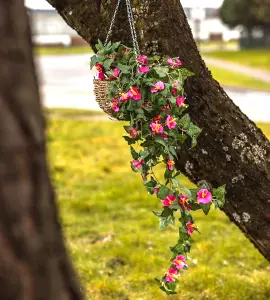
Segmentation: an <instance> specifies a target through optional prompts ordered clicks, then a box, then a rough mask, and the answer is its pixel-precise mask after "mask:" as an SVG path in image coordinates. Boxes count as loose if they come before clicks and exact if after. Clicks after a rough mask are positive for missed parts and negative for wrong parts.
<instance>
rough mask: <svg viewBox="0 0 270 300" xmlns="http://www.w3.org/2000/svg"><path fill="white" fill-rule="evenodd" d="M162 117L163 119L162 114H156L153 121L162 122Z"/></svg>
mask: <svg viewBox="0 0 270 300" xmlns="http://www.w3.org/2000/svg"><path fill="white" fill-rule="evenodd" d="M160 119H161V116H160V115H156V116H155V117H154V118H153V122H160Z"/></svg>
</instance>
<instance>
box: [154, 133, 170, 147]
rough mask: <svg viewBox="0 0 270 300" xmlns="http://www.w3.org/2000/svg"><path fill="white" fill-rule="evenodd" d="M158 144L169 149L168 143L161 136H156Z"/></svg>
mask: <svg viewBox="0 0 270 300" xmlns="http://www.w3.org/2000/svg"><path fill="white" fill-rule="evenodd" d="M156 142H157V143H159V144H161V145H163V146H164V147H165V148H168V145H167V142H166V141H165V140H164V139H163V138H162V137H161V136H159V135H156Z"/></svg>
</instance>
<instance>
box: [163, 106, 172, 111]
mask: <svg viewBox="0 0 270 300" xmlns="http://www.w3.org/2000/svg"><path fill="white" fill-rule="evenodd" d="M170 108H171V107H170V104H168V105H166V106H163V107H162V108H161V110H162V111H165V110H168V109H170Z"/></svg>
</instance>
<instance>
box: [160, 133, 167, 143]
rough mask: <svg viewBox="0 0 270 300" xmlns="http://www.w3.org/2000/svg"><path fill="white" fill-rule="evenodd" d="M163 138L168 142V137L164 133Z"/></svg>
mask: <svg viewBox="0 0 270 300" xmlns="http://www.w3.org/2000/svg"><path fill="white" fill-rule="evenodd" d="M161 137H162V138H163V139H164V140H166V141H167V140H168V135H167V134H166V133H162V135H161Z"/></svg>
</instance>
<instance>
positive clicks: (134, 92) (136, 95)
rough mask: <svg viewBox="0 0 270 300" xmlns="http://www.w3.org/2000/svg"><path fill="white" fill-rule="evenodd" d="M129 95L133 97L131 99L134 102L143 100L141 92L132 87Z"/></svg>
mask: <svg viewBox="0 0 270 300" xmlns="http://www.w3.org/2000/svg"><path fill="white" fill-rule="evenodd" d="M129 93H130V95H131V97H132V98H133V99H134V100H136V101H137V100H141V99H142V95H141V94H140V92H139V90H138V89H137V88H136V87H133V86H132V87H130V90H129Z"/></svg>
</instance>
